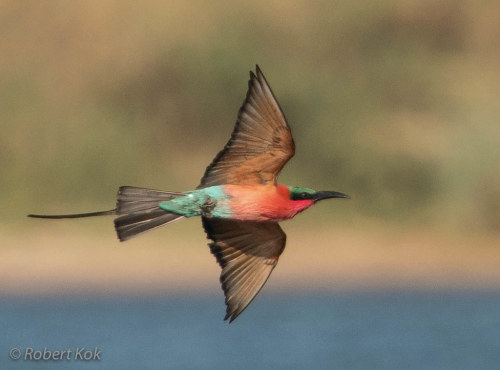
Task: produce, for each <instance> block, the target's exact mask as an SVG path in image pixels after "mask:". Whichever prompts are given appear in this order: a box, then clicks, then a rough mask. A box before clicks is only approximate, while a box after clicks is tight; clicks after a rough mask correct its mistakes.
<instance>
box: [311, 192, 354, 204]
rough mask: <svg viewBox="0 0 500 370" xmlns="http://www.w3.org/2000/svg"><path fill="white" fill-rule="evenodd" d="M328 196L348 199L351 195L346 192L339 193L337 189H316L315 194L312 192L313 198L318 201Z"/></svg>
mask: <svg viewBox="0 0 500 370" xmlns="http://www.w3.org/2000/svg"><path fill="white" fill-rule="evenodd" d="M328 198H346V199H350V198H351V197H350V196H349V195H347V194H344V193H339V192H338V191H318V192H316V194H314V198H313V200H314V201H315V202H318V201H320V200H323V199H328Z"/></svg>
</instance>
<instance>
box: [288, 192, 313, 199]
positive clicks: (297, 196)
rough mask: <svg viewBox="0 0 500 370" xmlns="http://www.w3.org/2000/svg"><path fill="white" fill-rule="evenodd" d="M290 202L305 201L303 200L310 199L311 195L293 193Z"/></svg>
mask: <svg viewBox="0 0 500 370" xmlns="http://www.w3.org/2000/svg"><path fill="white" fill-rule="evenodd" d="M291 199H292V200H305V199H312V194H309V193H306V192H303V193H294V194H292V196H291Z"/></svg>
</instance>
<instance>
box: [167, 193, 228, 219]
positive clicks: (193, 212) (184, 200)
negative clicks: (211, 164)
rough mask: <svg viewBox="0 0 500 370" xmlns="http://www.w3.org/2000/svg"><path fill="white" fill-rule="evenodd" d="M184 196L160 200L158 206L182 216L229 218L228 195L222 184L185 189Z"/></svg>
mask: <svg viewBox="0 0 500 370" xmlns="http://www.w3.org/2000/svg"><path fill="white" fill-rule="evenodd" d="M183 194H184V196H179V197H177V198H174V199H172V200H169V201H166V202H161V203H159V204H158V206H159V207H160V208H161V209H164V210H165V211H168V212H173V213H176V214H178V215H182V216H184V217H193V216H205V217H216V218H231V217H232V215H233V211H232V210H231V207H230V202H229V198H230V196H229V195H228V194H226V193H225V192H224V187H223V186H211V187H209V188H204V189H199V190H192V191H186V192H184V193H183Z"/></svg>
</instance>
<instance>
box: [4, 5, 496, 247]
mask: <svg viewBox="0 0 500 370" xmlns="http://www.w3.org/2000/svg"><path fill="white" fill-rule="evenodd" d="M499 12H500V5H499V3H498V2H496V1H483V2H476V1H439V2H435V1H381V2H371V1H349V2H341V1H338V2H329V1H325V2H308V1H295V2H280V1H257V2H250V3H245V2H229V1H227V2H226V1H216V2H210V3H209V2H203V1H191V2H184V1H166V2H154V1H153V2H141V3H137V2H133V1H120V2H115V1H76V2H66V1H41V2H38V1H32V2H30V1H4V2H2V4H1V6H0V27H1V35H2V37H1V38H0V55H2V57H1V58H0V81H1V82H0V122H1V128H2V130H1V133H2V134H1V135H0V169H1V177H0V195H1V198H2V200H3V201H2V207H0V221H1V223H2V228H3V229H4V230H7V229H12V230H19V227H20V228H21V229H23V228H24V227H26V225H27V222H28V221H27V220H26V218H25V215H26V214H27V213H30V212H35V213H67V212H85V211H93V210H98V209H109V208H111V207H112V206H113V205H114V198H115V193H116V189H117V187H118V186H120V185H124V184H128V185H136V186H144V187H151V188H160V189H169V190H187V189H192V188H194V187H195V186H196V185H197V184H198V182H199V179H200V177H201V175H202V173H203V171H204V169H205V167H206V165H208V163H209V162H210V161H211V160H212V158H213V157H214V156H215V154H216V153H217V152H218V151H219V150H220V149H221V148H222V147H223V145H224V144H225V142H226V141H227V139H228V138H229V135H230V132H231V130H232V127H233V124H234V121H235V118H236V113H237V109H238V108H239V106H240V104H241V102H242V101H243V98H244V96H245V92H246V87H247V85H246V84H247V80H248V71H249V70H250V69H254V66H255V64H256V63H258V64H259V65H260V66H261V68H262V69H263V71H264V73H265V74H266V77H267V79H268V80H269V82H270V84H271V86H272V88H273V89H274V92H275V94H276V95H277V97H278V100H279V101H280V103H281V106H282V107H283V109H284V111H285V114H286V115H287V118H288V120H289V123H290V125H291V126H292V130H293V133H294V137H295V141H296V144H297V151H296V156H295V157H294V159H293V160H292V161H291V162H290V163H289V164H288V165H287V166H286V167H285V169H284V171H283V173H282V175H281V177H280V181H281V182H282V183H287V184H294V185H301V186H307V187H312V188H315V189H335V190H338V191H342V192H346V193H348V194H350V195H351V196H352V200H351V201H349V202H343V201H336V202H333V201H332V202H328V205H327V203H325V204H322V205H321V206H318V207H317V208H318V209H317V210H315V211H313V212H310V215H309V216H307V217H305V216H301V218H302V220H301V222H304V223H306V224H308V225H313V224H314V223H317V225H318V226H317V227H318V228H321V227H324V225H322V223H321V222H320V220H321V219H322V218H325V217H328V218H330V219H333V220H334V221H335V222H336V223H337V224H344V225H346V226H349V225H351V227H352V225H359V227H360V228H362V227H363V225H364V224H366V223H368V224H375V225H378V226H377V227H380V228H383V229H391V228H395V229H401V228H403V229H412V230H413V229H415V230H417V229H418V230H422V229H424V230H433V231H436V230H437V231H439V232H444V233H449V234H452V235H458V236H460V235H470V234H488V235H493V236H496V237H497V236H498V233H499V232H500V166H499V163H500V123H499V117H500V104H498V99H499V96H500V48H498V40H499V38H500V23H499V22H498V17H497V15H498V14H499ZM496 237H495V238H496ZM496 240H498V238H496Z"/></svg>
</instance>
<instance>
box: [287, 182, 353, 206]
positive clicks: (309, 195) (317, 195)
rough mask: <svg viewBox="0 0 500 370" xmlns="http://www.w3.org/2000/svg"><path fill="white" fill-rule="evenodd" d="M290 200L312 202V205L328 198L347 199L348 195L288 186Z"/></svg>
mask: <svg viewBox="0 0 500 370" xmlns="http://www.w3.org/2000/svg"><path fill="white" fill-rule="evenodd" d="M288 189H289V190H290V199H291V200H312V201H313V202H314V203H316V202H318V201H320V200H323V199H328V198H347V199H349V198H350V197H349V195H347V194H344V193H339V192H338V191H315V190H312V189H308V188H301V187H298V186H289V187H288Z"/></svg>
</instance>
